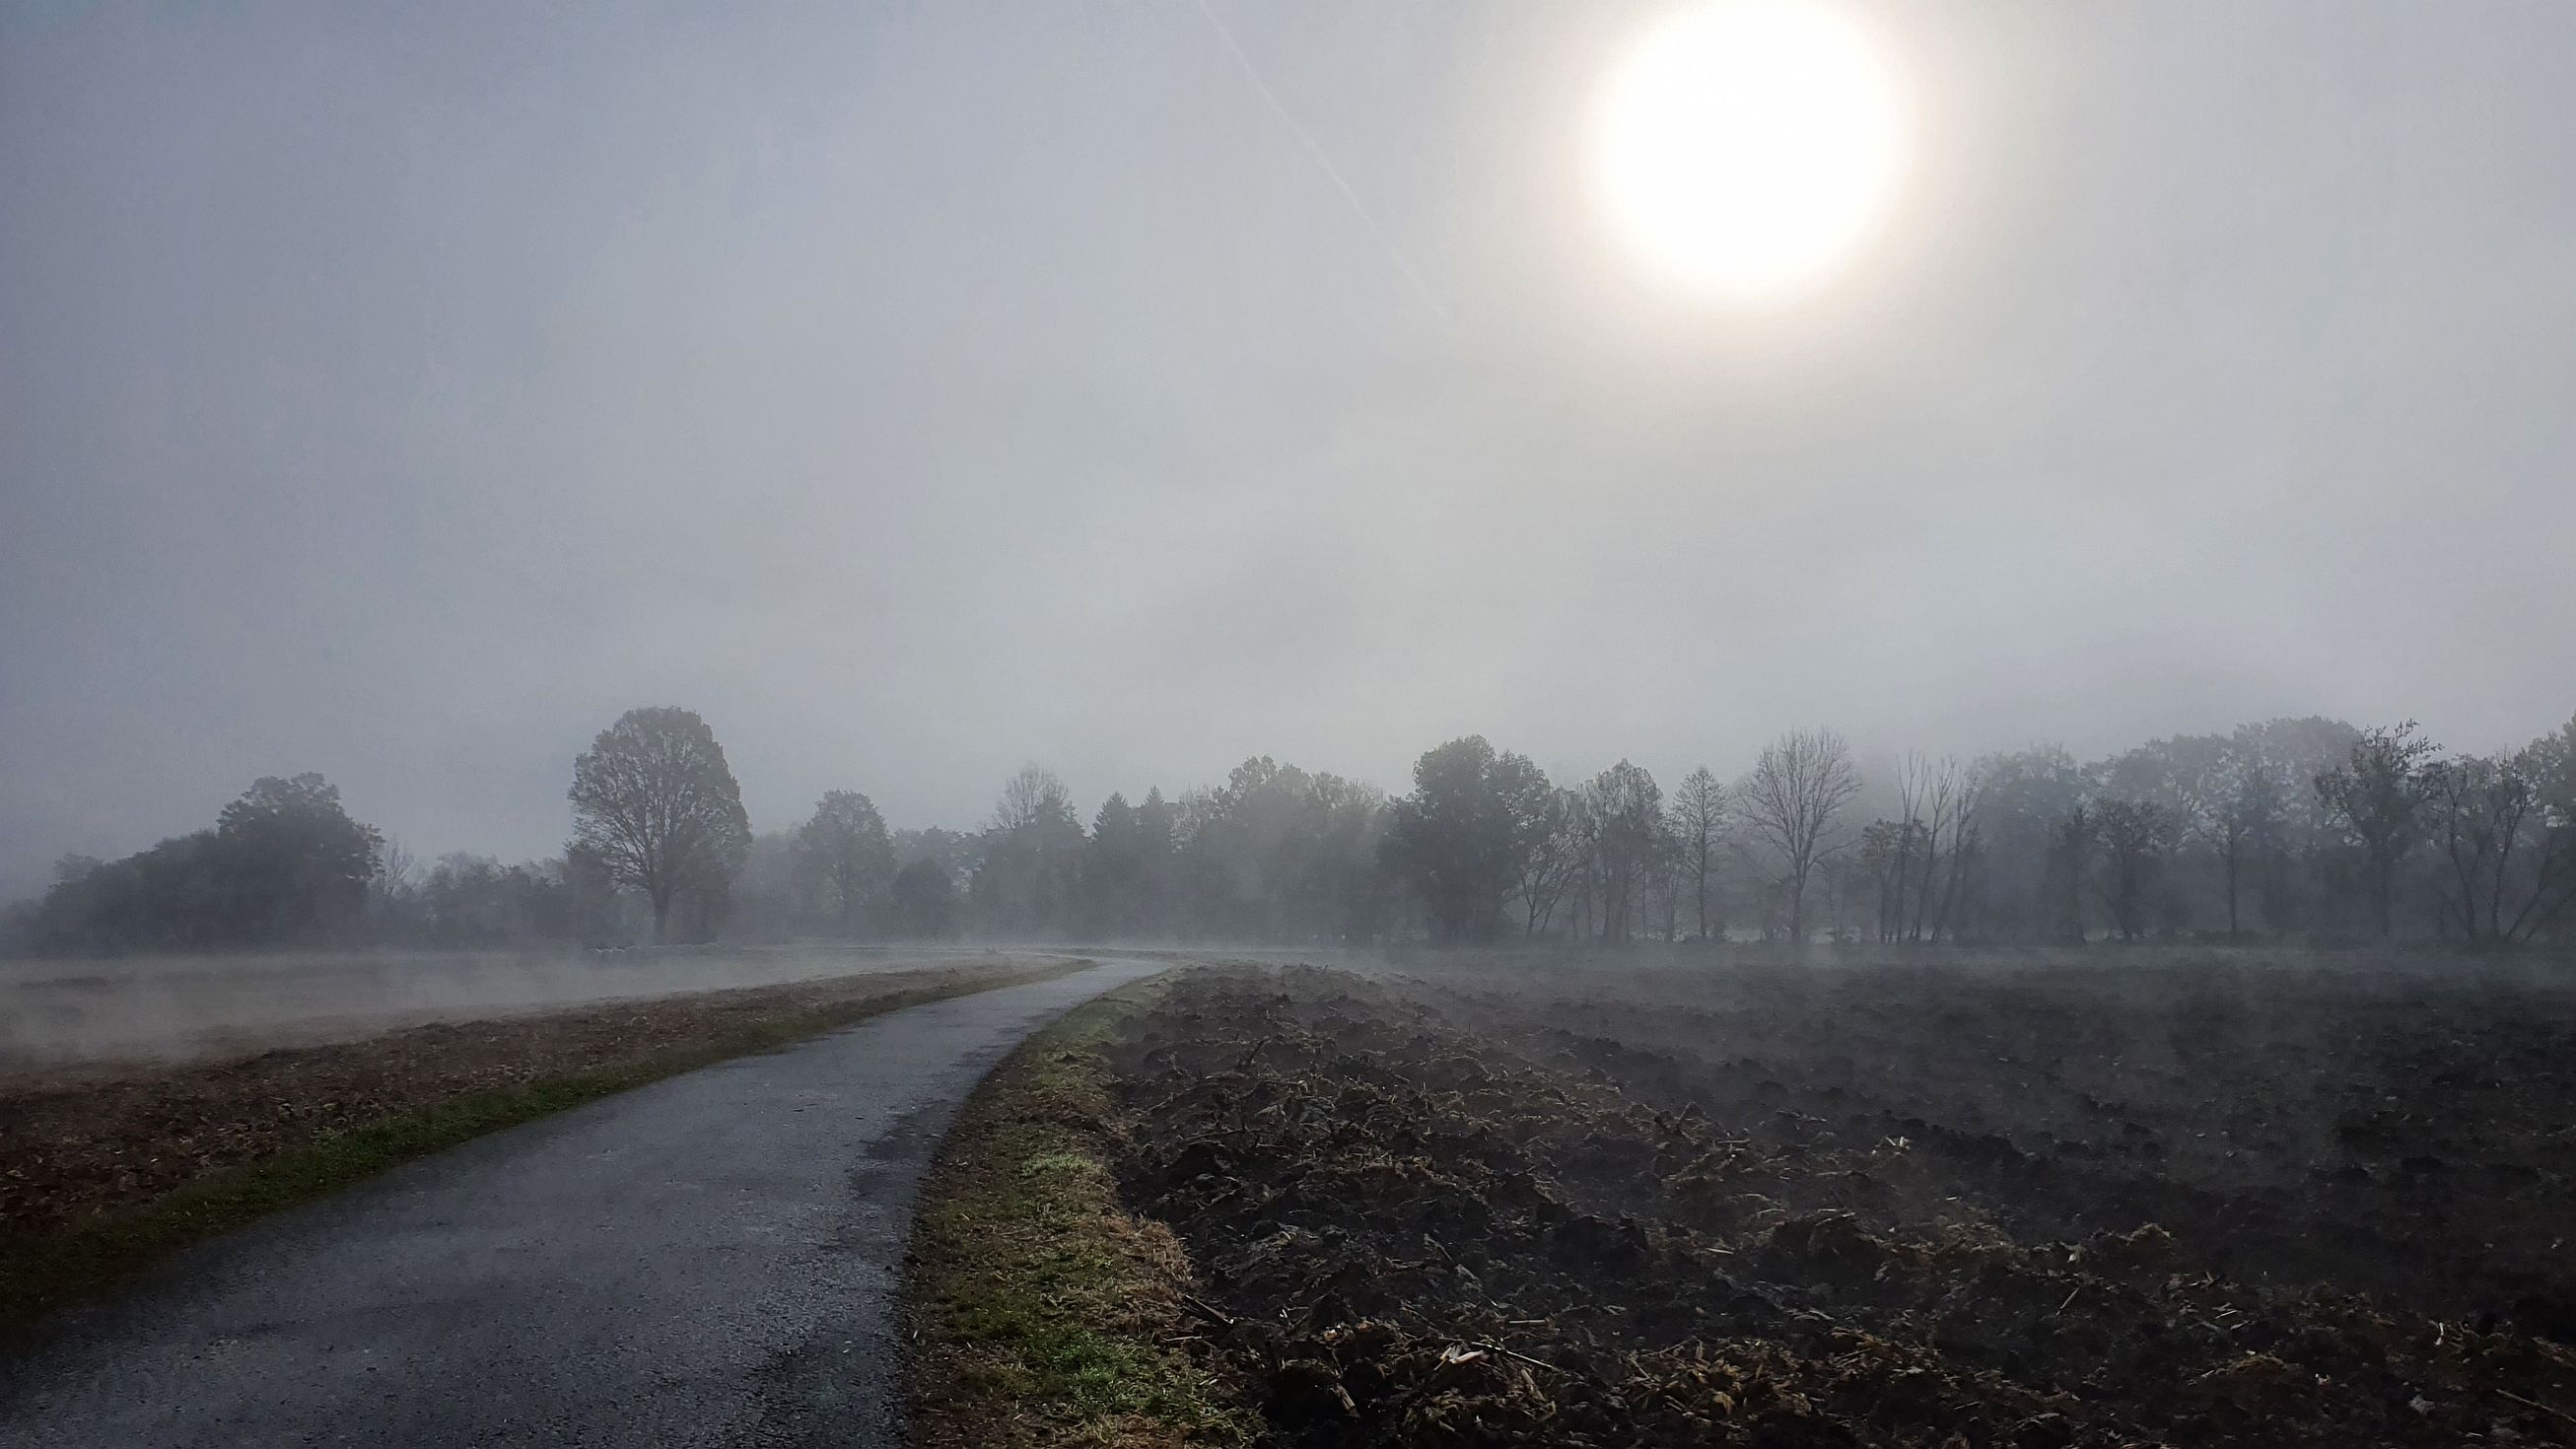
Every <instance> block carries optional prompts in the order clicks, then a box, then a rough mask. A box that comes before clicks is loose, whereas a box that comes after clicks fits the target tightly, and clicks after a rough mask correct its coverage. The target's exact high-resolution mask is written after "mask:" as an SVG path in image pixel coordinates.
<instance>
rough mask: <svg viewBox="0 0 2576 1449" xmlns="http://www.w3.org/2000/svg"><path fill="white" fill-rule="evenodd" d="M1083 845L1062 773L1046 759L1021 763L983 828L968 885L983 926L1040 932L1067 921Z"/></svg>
mask: <svg viewBox="0 0 2576 1449" xmlns="http://www.w3.org/2000/svg"><path fill="white" fill-rule="evenodd" d="M1083 845H1084V836H1083V833H1082V821H1081V819H1080V818H1079V817H1077V816H1076V815H1075V814H1074V811H1073V796H1072V794H1071V793H1070V792H1069V791H1067V790H1066V789H1065V787H1064V781H1062V780H1060V779H1057V778H1056V774H1055V772H1054V771H1053V770H1050V769H1047V768H1046V767H1044V766H1042V765H1037V764H1028V765H1023V766H1021V767H1020V771H1019V773H1018V774H1016V775H1013V776H1012V777H1011V778H1010V779H1009V780H1007V781H1005V782H1004V783H1003V786H1002V797H1001V799H1000V801H999V802H997V803H996V804H995V805H994V807H993V820H992V824H991V825H990V826H988V827H986V829H985V831H984V854H983V860H982V861H981V862H980V863H979V864H978V865H977V866H976V867H975V873H974V876H973V878H972V879H971V880H970V882H969V883H968V886H967V893H968V896H969V898H970V899H971V900H972V901H973V903H974V907H975V913H976V917H977V920H978V923H979V928H980V929H983V930H987V931H994V932H998V933H1001V934H1004V935H1014V936H1037V935H1044V934H1047V933H1050V932H1054V931H1059V930H1062V929H1063V928H1064V927H1066V926H1067V925H1068V924H1070V913H1071V908H1072V903H1073V894H1074V888H1075V885H1076V883H1077V882H1078V880H1079V877H1080V872H1081V869H1082V852H1083Z"/></svg>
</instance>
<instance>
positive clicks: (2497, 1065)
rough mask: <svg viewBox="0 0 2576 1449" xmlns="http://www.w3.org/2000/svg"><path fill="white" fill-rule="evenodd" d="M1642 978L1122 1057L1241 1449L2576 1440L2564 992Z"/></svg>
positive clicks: (1272, 993)
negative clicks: (1255, 1418)
mask: <svg viewBox="0 0 2576 1449" xmlns="http://www.w3.org/2000/svg"><path fill="white" fill-rule="evenodd" d="M1685 980H1686V978H1679V977H1676V978H1675V979H1674V980H1668V981H1661V982H1619V981H1614V980H1611V979H1609V978H1600V979H1596V980H1593V981H1588V982H1584V983H1582V984H1583V985H1584V987H1585V993H1584V995H1583V996H1582V997H1580V998H1576V997H1574V996H1573V995H1572V994H1571V993H1567V992H1564V991H1563V990H1562V988H1561V986H1560V988H1559V989H1557V990H1555V991H1550V990H1547V989H1544V988H1541V989H1538V990H1535V991H1511V992H1503V991H1491V990H1479V989H1473V988H1461V987H1460V986H1459V985H1458V983H1456V982H1454V981H1453V982H1451V983H1449V984H1447V985H1443V986H1437V987H1435V986H1429V985H1423V984H1420V983H1413V984H1409V985H1401V986H1382V985H1370V984H1366V983H1362V982H1360V981H1358V980H1356V979H1354V978H1351V977H1348V976H1343V975H1338V974H1335V973H1327V972H1318V971H1313V970H1295V969H1292V970H1289V971H1285V972H1228V973H1210V974H1202V975H1199V976H1195V977H1192V978H1189V979H1187V980H1185V981H1184V982H1182V983H1180V984H1179V985H1177V986H1176V987H1175V988H1174V989H1173V990H1172V991H1171V992H1170V993H1169V995H1167V996H1166V997H1165V998H1164V1000H1163V1002H1162V1003H1161V1005H1160V1006H1159V1007H1158V1008H1156V1009H1155V1010H1154V1011H1152V1012H1151V1013H1149V1014H1147V1015H1146V1016H1144V1017H1142V1018H1141V1019H1139V1020H1138V1021H1137V1022H1136V1023H1134V1024H1133V1026H1132V1027H1131V1028H1130V1031H1129V1034H1128V1036H1127V1038H1126V1040H1125V1041H1124V1042H1123V1043H1122V1044H1121V1045H1120V1047H1119V1048H1118V1049H1117V1051H1116V1052H1115V1053H1114V1055H1113V1060H1114V1062H1115V1063H1116V1065H1117V1066H1118V1067H1119V1069H1120V1074H1121V1083H1122V1085H1121V1096H1122V1103H1123V1106H1124V1109H1125V1111H1126V1113H1127V1115H1128V1116H1129V1117H1130V1119H1131V1132H1130V1136H1129V1138H1128V1145H1127V1146H1126V1147H1125V1149H1124V1153H1123V1157H1122V1160H1121V1162H1120V1175H1121V1181H1122V1186H1123V1190H1124V1192H1125V1195H1126V1199H1127V1202H1128V1205H1129V1207H1130V1209H1131V1210H1133V1211H1135V1212H1138V1213H1140V1214H1142V1215H1146V1216H1150V1217H1153V1218H1157V1219H1160V1220H1162V1221H1163V1222H1165V1223H1167V1224H1169V1225H1170V1227H1171V1228H1172V1229H1173V1230H1174V1231H1175V1232H1176V1233H1177V1234H1178V1236H1179V1238H1180V1240H1181V1242H1182V1243H1183V1245H1184V1246H1185V1247H1186V1248H1187V1250H1188V1251H1189V1253H1190V1254H1191V1257H1192V1259H1193V1261H1194V1262H1195V1264H1196V1266H1197V1269H1198V1272H1199V1275H1200V1278H1201V1281H1202V1282H1203V1283H1205V1284H1206V1285H1208V1286H1207V1289H1206V1296H1207V1297H1208V1298H1209V1299H1210V1300H1212V1302H1211V1305H1210V1313H1209V1315H1208V1322H1207V1324H1206V1325H1205V1326H1204V1327H1203V1329H1202V1330H1201V1331H1202V1332H1203V1333H1204V1334H1205V1336H1206V1339H1207V1347H1206V1350H1205V1351H1206V1353H1207V1354H1208V1356H1209V1358H1210V1360H1211V1366H1212V1367H1214V1368H1216V1369H1217V1370H1219V1371H1220V1372H1223V1373H1225V1374H1227V1375H1229V1376H1232V1377H1233V1378H1235V1379H1236V1381H1238V1382H1241V1383H1243V1384H1245V1385H1247V1386H1248V1388H1247V1394H1248V1397H1249V1398H1250V1399H1251V1401H1252V1402H1253V1403H1254V1405H1255V1406H1256V1407H1258V1408H1259V1409H1260V1410H1261V1411H1262V1413H1263V1414H1264V1415H1265V1423H1266V1429H1265V1436H1266V1441H1267V1442H1270V1443H1275V1444H1282V1445H1291V1444H1293V1445H1426V1444H1443V1445H1447V1444H1457V1445H1468V1444H1477V1445H1493V1444H1564V1445H1599V1446H1614V1445H1618V1446H1624V1445H1682V1444H1693V1445H1697V1444H1741V1445H1777V1446H1787V1445H1861V1444H1870V1445H1921V1446H1927V1449H1930V1446H1942V1449H1947V1446H1954V1445H1955V1446H1985V1445H2011V1446H2051V1449H2053V1446H2103V1449H2110V1446H2145V1445H2177V1446H2179V1445H2193V1446H2199V1445H2220V1446H2232V1445H2244V1446H2252V1445H2267V1446H2268V1445H2302V1444H2304V1445H2321V1446H2322V1445H2332V1446H2352V1445H2369V1444H2385V1445H2416V1444H2421V1445H2434V1444H2440V1445H2456V1444H2460V1443H2463V1442H2483V1443H2488V1444H2566V1443H2576V1417H2570V1416H2571V1415H2576V1351H2571V1349H2570V1348H2569V1347H2568V1341H2569V1337H2570V1333H2569V1324H2568V1322H2567V1319H2566V1317H2565V1314H2566V1311H2567V1305H2568V1304H2569V1303H2571V1302H2576V1294H2571V1285H2570V1282H2569V1279H2568V1277H2567V1276H2566V1274H2567V1269H2566V1267H2565V1266H2564V1264H2563V1261H2562V1259H2561V1257H2560V1256H2559V1254H2558V1251H2557V1249H2556V1246H2555V1245H2556V1244H2557V1241H2558V1238H2559V1235H2561V1234H2564V1233H2566V1232H2567V1231H2568V1229H2569V1215H2568V1211H2567V1206H2566V1205H2567V1204H2568V1203H2569V1202H2570V1201H2571V1197H2570V1193H2569V1188H2570V1186H2571V1181H2576V1177H2571V1172H2570V1168H2571V1166H2576V1164H2571V1162H2570V1160H2569V1158H2568V1156H2567V1155H2566V1152H2565V1151H2564V1146H2565V1144H2567V1143H2568V1141H2569V1139H2568V1135H2567V1129H2568V1124H2569V1121H2570V1111H2571V1104H2576V1011H2571V1010H2570V1008H2569V1005H2568V1002H2567V1000H2566V997H2565V995H2564V993H2559V994H2555V995H2553V994H2550V993H2545V992H2544V993H2536V994H2525V995H2514V994H2512V993H2505V994H2503V995H2498V994H2496V993H2482V992H2478V991H2468V990H2461V991H2446V990H2442V989H2436V988H2431V987H2425V986H2422V985H2421V984H2420V983H2417V984H2411V985H2410V984H2405V983H2397V984H2389V983H2356V982H2352V981H2341V982H2338V981H2335V980H2332V979H2327V978H2316V979H2310V978H2305V977H2301V978H2285V979H2281V980H2275V981H2261V980H2253V981H2248V980H2239V979H2233V978H2230V979H2225V980H2217V979H2213V978H2211V977H2209V976H2207V975H2205V974H2204V975H2194V974H2191V973H2182V972H2172V973H2165V974H2162V975H2160V976H2159V977H2157V978H2155V979H2153V980H2145V981H2141V980H2138V979H2134V978H2132V979H2126V980H2121V979H2118V978H2115V977H2113V976H2111V975H2110V974H2109V973H2100V972H2096V973H2093V975H2092V976H2090V977H2082V976H2074V975H2051V974H2048V973H2026V974H2023V975H2020V976H2014V977H2009V978H1999V977H1991V976H1971V975H1966V974H1961V973H1949V972H1941V971H1931V970H1915V971H1911V972H1892V973H1839V974H1821V973H1813V972H1795V971H1773V972H1768V973H1764V972H1753V973H1748V974H1747V975H1745V976H1743V977H1740V978H1738V979H1735V980H1733V981H1731V982H1729V983H1727V984H1726V985H1725V986H1724V987H1723V988H1720V989H1712V988H1711V986H1710V985H1709V983H1708V981H1707V978H1705V977H1704V976H1703V977H1700V978H1698V979H1697V981H1696V984H1695V987H1691V988H1688V989H1685V987H1684V985H1683V984H1682V983H1683V982H1684V981H1685ZM2105 993H2108V994H2109V995H2107V996H2106V995H2105ZM1693 994H1695V995H1696V996H1697V998H1698V999H1696V1000H1694V999H1692V995H1693ZM1712 997H1716V998H1720V999H1718V1000H1716V1001H1715V1002H1713V1003H1712V1001H1711V1000H1710V998H1712ZM2113 998H2116V999H2113ZM1462 1023H1464V1024H1463V1025H1462Z"/></svg>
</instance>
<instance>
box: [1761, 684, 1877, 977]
mask: <svg viewBox="0 0 2576 1449" xmlns="http://www.w3.org/2000/svg"><path fill="white" fill-rule="evenodd" d="M1859 789H1860V778H1859V775H1858V773H1857V772H1856V771H1855V770H1854V769H1853V768H1852V759H1851V747H1850V746H1849V745H1847V744H1845V743H1844V742H1843V737H1842V736H1840V735H1838V734H1835V733H1834V732H1832V731H1831V730H1792V731H1790V732H1789V733H1788V734H1785V735H1782V736H1781V737H1780V738H1778V739H1776V740H1773V741H1772V742H1771V743H1770V744H1769V745H1766V746H1764V747H1763V750H1762V754H1761V757H1760V758H1759V759H1758V760H1756V761H1755V762H1754V766H1753V774H1752V776H1751V777H1750V778H1749V779H1747V780H1746V781H1745V783H1744V785H1743V786H1742V787H1741V788H1740V789H1738V790H1737V791H1736V800H1737V807H1736V808H1737V809H1738V810H1739V811H1741V812H1742V814H1743V817H1744V822H1745V824H1746V825H1747V826H1749V827H1750V828H1751V830H1752V832H1753V834H1754V835H1755V836H1756V837H1757V838H1759V839H1760V840H1761V841H1762V842H1763V843H1764V844H1766V845H1768V846H1769V847H1770V848H1771V851H1772V853H1773V854H1774V856H1775V857H1776V860H1777V864H1778V867H1779V885H1780V888H1781V890H1782V891H1783V892H1784V893H1785V894H1786V895H1787V896H1788V903H1789V939H1791V940H1793V941H1796V942H1798V943H1799V944H1800V945H1804V944H1805V943H1806V939H1807V934H1806V933H1807V911H1806V901H1807V877H1808V875H1809V873H1810V872H1812V871H1813V870H1814V869H1815V865H1816V861H1817V859H1818V857H1820V856H1822V855H1823V854H1824V853H1825V852H1827V851H1829V850H1832V849H1834V848H1836V846H1837V844H1838V842H1837V841H1836V839H1835V837H1834V825H1835V822H1836V820H1838V819H1839V818H1840V817H1841V815H1842V811H1843V807H1844V806H1846V805H1848V804H1850V803H1851V798H1852V796H1853V795H1854V794H1855V793H1856V792H1858V790H1859Z"/></svg>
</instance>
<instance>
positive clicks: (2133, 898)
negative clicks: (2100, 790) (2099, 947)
mask: <svg viewBox="0 0 2576 1449" xmlns="http://www.w3.org/2000/svg"><path fill="white" fill-rule="evenodd" d="M2171 829H2172V816H2171V815H2170V814H2169V813H2168V812H2167V811H2166V809H2165V807H2164V806H2161V805H2158V804H2155V803H2153V802H2151V801H2146V800H2105V801H2103V802H2102V803H2101V804H2100V805H2098V806H2096V807H2094V810H2093V838H2094V839H2095V840H2097V841H2099V842H2100V843H2101V846H2102V872H2103V881H2102V896H2103V899H2104V900H2105V901H2106V902H2107V903H2108V904H2109V905H2110V907H2111V923H2112V924H2113V925H2114V926H2116V927H2118V929H2119V932H2120V939H2122V940H2124V941H2134V940H2136V939H2138V937H2139V935H2140V934H2142V929H2141V928H2142V927H2143V925H2144V920H2145V905H2146V893H2147V888H2148V886H2149V885H2150V884H2151V883H2152V881H2153V879H2154V876H2155V872H2156V869H2157V867H2158V866H2159V865H2160V864H2162V863H2163V860H2164V855H2165V845H2166V838H2167V836H2168V834H2169V832H2170V831H2171Z"/></svg>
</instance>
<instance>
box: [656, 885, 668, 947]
mask: <svg viewBox="0 0 2576 1449" xmlns="http://www.w3.org/2000/svg"><path fill="white" fill-rule="evenodd" d="M652 896H653V944H654V945H656V946H667V945H669V944H670V942H671V929H670V927H671V893H670V892H669V891H654V892H653V893H652Z"/></svg>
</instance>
